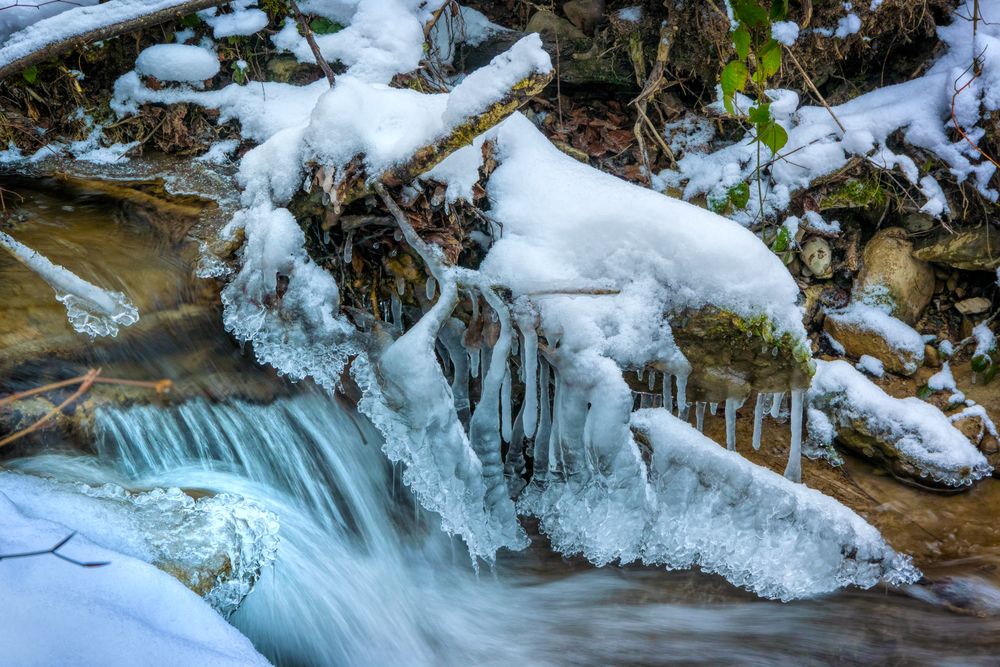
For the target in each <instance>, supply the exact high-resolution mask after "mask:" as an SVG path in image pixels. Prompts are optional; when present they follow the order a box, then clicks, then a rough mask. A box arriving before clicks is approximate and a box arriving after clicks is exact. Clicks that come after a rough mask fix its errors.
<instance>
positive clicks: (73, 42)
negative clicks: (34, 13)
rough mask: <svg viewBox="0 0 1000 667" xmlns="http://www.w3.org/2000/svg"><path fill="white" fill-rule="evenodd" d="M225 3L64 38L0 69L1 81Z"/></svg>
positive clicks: (200, 3) (172, 10) (196, 5)
mask: <svg viewBox="0 0 1000 667" xmlns="http://www.w3.org/2000/svg"><path fill="white" fill-rule="evenodd" d="M227 2H229V0H188V1H187V2H180V3H178V4H176V5H174V6H173V7H168V8H166V9H161V10H159V11H156V12H152V13H150V14H146V15H144V16H140V17H138V18H133V19H128V20H125V21H121V22H119V23H113V24H111V25H106V26H101V27H100V28H95V29H93V30H89V31H87V32H83V33H80V34H78V35H73V36H72V37H67V38H66V39H63V40H60V41H58V42H53V43H51V44H48V45H46V46H43V47H42V48H40V49H38V50H37V51H32V52H31V53H29V54H28V55H26V56H22V57H21V58H18V59H17V60H12V61H11V62H9V63H7V64H5V65H2V66H0V79H5V78H7V77H8V76H10V75H11V74H17V73H18V72H22V71H24V70H25V69H27V68H28V67H31V66H32V65H35V64H37V63H40V62H42V61H45V60H48V59H49V58H54V57H55V56H58V55H61V54H63V53H66V52H67V51H74V50H79V49H82V48H83V47H85V46H86V45H87V44H90V43H91V42H97V41H100V40H105V39H111V38H112V37H117V36H118V35H122V34H124V33H128V32H134V31H136V30H141V29H143V28H149V27H151V26H154V25H159V24H160V23H166V22H167V21H172V20H174V19H179V18H181V17H182V16H187V15H188V14H192V13H194V12H197V11H200V10H202V9H208V8H210V7H218V6H219V5H224V4H226V3H227Z"/></svg>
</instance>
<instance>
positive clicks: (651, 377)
mask: <svg viewBox="0 0 1000 667" xmlns="http://www.w3.org/2000/svg"><path fill="white" fill-rule="evenodd" d="M654 387H656V371H655V370H652V371H649V390H650V391H653V388H654Z"/></svg>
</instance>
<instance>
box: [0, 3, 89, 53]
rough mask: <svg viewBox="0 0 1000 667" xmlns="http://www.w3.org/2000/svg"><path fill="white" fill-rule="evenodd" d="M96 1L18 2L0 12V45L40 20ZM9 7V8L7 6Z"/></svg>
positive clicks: (5, 6) (4, 7)
mask: <svg viewBox="0 0 1000 667" xmlns="http://www.w3.org/2000/svg"><path fill="white" fill-rule="evenodd" d="M97 2H98V0H56V2H51V0H18V1H17V2H16V3H12V2H10V1H9V0H8V3H7V4H5V5H4V6H3V9H2V10H0V44H2V43H3V42H4V41H5V40H6V39H7V38H8V37H9V36H10V35H11V34H13V33H15V32H17V31H19V30H21V29H23V28H26V27H28V26H30V25H31V24H33V23H37V22H38V21H41V20H42V19H46V18H49V17H51V16H55V15H56V14H61V13H62V12H65V11H67V10H69V9H73V8H74V7H77V6H88V5H96V4H97ZM8 5H11V6H8Z"/></svg>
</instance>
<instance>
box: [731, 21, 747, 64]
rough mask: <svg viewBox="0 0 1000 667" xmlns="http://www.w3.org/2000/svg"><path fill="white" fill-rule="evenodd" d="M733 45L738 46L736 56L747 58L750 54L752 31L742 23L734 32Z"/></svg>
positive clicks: (741, 58) (742, 58)
mask: <svg viewBox="0 0 1000 667" xmlns="http://www.w3.org/2000/svg"><path fill="white" fill-rule="evenodd" d="M733 45H734V46H735V47H736V57H737V58H739V59H740V60H746V59H747V56H749V55H750V31H749V30H747V27H746V26H745V25H741V26H740V27H739V28H737V29H736V30H735V31H734V32H733Z"/></svg>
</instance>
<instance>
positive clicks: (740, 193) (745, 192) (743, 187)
mask: <svg viewBox="0 0 1000 667" xmlns="http://www.w3.org/2000/svg"><path fill="white" fill-rule="evenodd" d="M728 194H729V201H731V202H732V203H733V206H735V207H736V208H746V206H747V203H749V202H750V186H749V185H747V184H746V183H737V184H736V185H734V186H733V187H731V188H729V190H728Z"/></svg>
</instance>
